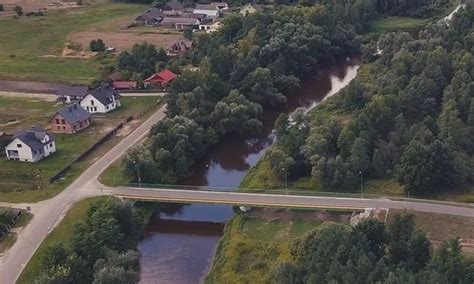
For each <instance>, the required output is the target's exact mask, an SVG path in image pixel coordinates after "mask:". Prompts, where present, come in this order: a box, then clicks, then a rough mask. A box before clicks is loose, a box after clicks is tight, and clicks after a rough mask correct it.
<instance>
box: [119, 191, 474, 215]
mask: <svg viewBox="0 0 474 284" xmlns="http://www.w3.org/2000/svg"><path fill="white" fill-rule="evenodd" d="M111 190H112V194H113V195H115V196H118V197H123V198H127V199H138V200H156V201H167V202H183V203H216V204H230V205H253V206H277V207H304V208H337V209H344V208H347V209H363V208H388V209H412V210H416V211H422V212H432V213H442V214H450V215H458V216H466V217H474V206H469V205H464V204H456V203H449V202H436V203H434V202H426V201H422V200H416V199H411V200H409V201H408V200H401V201H400V200H390V199H386V198H378V199H359V198H339V197H320V196H296V195H276V194H261V193H242V192H216V191H198V190H184V189H183V190H180V189H146V188H136V187H121V188H117V189H111Z"/></svg>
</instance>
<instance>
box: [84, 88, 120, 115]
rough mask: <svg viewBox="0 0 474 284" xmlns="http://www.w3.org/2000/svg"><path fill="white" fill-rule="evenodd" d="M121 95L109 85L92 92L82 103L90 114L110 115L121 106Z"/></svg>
mask: <svg viewBox="0 0 474 284" xmlns="http://www.w3.org/2000/svg"><path fill="white" fill-rule="evenodd" d="M120 97H121V96H120V93H119V92H117V90H114V89H113V88H112V87H111V86H109V85H102V86H100V87H98V88H95V89H93V90H91V91H90V92H89V93H88V94H87V95H86V96H85V97H84V98H83V99H82V100H81V102H80V105H81V107H82V108H83V109H85V110H87V111H88V112H89V113H108V112H110V111H113V110H114V109H116V108H118V107H120V106H121V104H120Z"/></svg>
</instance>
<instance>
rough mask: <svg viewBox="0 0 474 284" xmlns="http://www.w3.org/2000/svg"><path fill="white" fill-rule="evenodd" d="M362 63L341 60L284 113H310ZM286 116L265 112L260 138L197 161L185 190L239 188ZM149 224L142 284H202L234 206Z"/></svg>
mask: <svg viewBox="0 0 474 284" xmlns="http://www.w3.org/2000/svg"><path fill="white" fill-rule="evenodd" d="M358 67H359V66H358V60H357V59H347V60H342V61H339V62H337V63H336V64H334V66H333V67H331V68H327V69H322V70H320V71H319V72H318V73H317V74H315V75H313V76H310V77H308V78H305V79H304V80H303V81H302V83H301V87H300V88H298V90H294V91H292V92H290V93H289V94H288V103H287V106H286V108H285V109H284V111H285V112H287V113H291V112H292V111H294V110H295V109H296V108H298V107H303V108H304V109H305V110H306V111H308V110H310V109H311V108H313V107H314V106H316V105H317V104H318V103H320V102H321V101H322V100H324V99H325V98H327V97H329V96H332V95H334V94H335V93H337V92H338V91H339V90H340V89H341V88H342V87H344V86H346V85H347V84H348V83H349V82H350V81H351V80H352V79H354V77H355V76H356V74H357V69H358ZM279 112H281V110H270V109H266V110H264V113H263V116H262V120H263V122H264V129H263V131H262V133H261V135H259V136H258V137H254V138H252V139H246V138H242V137H227V138H225V139H224V140H223V141H222V142H221V143H219V144H218V145H216V146H215V147H214V148H213V149H212V151H210V153H208V155H207V156H205V157H204V158H203V159H201V160H200V161H198V162H197V163H196V164H195V165H194V166H193V168H192V169H191V170H192V175H191V176H189V177H188V178H186V179H185V180H182V181H181V184H189V185H201V186H202V185H207V186H212V187H227V188H235V187H238V186H239V184H240V181H241V180H242V179H243V178H244V176H245V175H246V174H247V171H248V170H249V169H250V168H251V167H253V166H254V165H256V164H257V162H258V161H259V160H260V158H261V157H262V155H263V154H264V153H265V150H266V149H268V147H269V146H271V144H272V143H273V140H274V137H273V135H272V128H273V125H274V123H275V120H276V118H277V116H278V114H279ZM162 211H163V212H162V213H160V215H158V216H155V217H154V218H152V220H151V221H150V224H149V225H148V226H147V229H146V232H145V239H144V240H143V241H142V242H141V243H140V245H139V251H140V254H141V259H140V264H141V283H147V284H148V283H160V284H161V283H163V284H167V283H176V284H187V283H199V282H202V280H203V277H205V275H206V274H207V271H208V270H209V265H211V261H212V257H213V254H214V251H215V248H216V246H217V243H218V241H219V238H220V236H221V235H222V230H223V226H224V224H225V222H226V221H227V220H229V219H230V218H231V217H232V216H233V211H232V208H231V207H230V206H219V205H198V204H194V205H185V206H173V207H170V208H166V210H162Z"/></svg>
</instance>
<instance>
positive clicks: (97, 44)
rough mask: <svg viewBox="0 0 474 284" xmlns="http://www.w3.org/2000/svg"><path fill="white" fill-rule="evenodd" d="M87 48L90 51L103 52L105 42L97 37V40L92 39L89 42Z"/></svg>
mask: <svg viewBox="0 0 474 284" xmlns="http://www.w3.org/2000/svg"><path fill="white" fill-rule="evenodd" d="M89 49H90V50H91V51H92V52H104V51H105V49H106V46H105V43H104V42H103V41H102V39H100V38H99V39H97V40H95V39H94V40H92V41H91V42H90V44H89Z"/></svg>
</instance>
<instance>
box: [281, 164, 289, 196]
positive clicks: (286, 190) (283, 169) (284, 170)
mask: <svg viewBox="0 0 474 284" xmlns="http://www.w3.org/2000/svg"><path fill="white" fill-rule="evenodd" d="M281 170H282V171H283V173H284V174H285V192H286V195H288V175H287V173H286V169H285V168H282V169H281Z"/></svg>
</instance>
